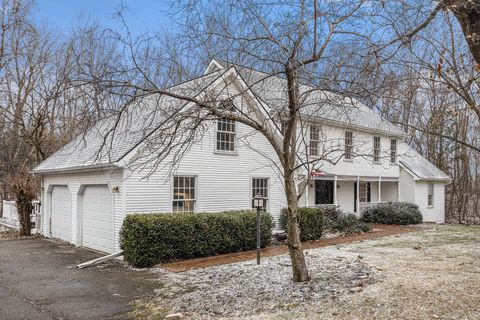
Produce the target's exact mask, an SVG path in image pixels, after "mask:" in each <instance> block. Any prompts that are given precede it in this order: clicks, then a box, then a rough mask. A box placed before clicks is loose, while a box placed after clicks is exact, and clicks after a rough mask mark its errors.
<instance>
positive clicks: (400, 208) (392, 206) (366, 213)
mask: <svg viewBox="0 0 480 320" xmlns="http://www.w3.org/2000/svg"><path fill="white" fill-rule="evenodd" d="M362 220H363V221H364V222H369V223H383V224H402V225H405V224H418V223H422V213H421V212H420V209H419V208H418V206H417V205H416V204H414V203H410V202H387V203H382V204H378V205H376V206H374V207H370V208H366V209H365V210H363V212H362Z"/></svg>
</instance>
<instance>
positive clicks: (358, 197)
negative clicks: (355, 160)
mask: <svg viewBox="0 0 480 320" xmlns="http://www.w3.org/2000/svg"><path fill="white" fill-rule="evenodd" d="M355 201H356V202H357V214H359V213H360V176H357V199H355Z"/></svg>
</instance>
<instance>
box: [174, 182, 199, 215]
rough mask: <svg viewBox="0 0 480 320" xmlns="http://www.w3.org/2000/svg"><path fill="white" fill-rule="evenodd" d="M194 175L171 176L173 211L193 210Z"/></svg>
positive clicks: (194, 198)
mask: <svg viewBox="0 0 480 320" xmlns="http://www.w3.org/2000/svg"><path fill="white" fill-rule="evenodd" d="M195 189H196V179H195V176H174V177H173V203H172V211H173V212H194V211H195V203H196V190H195Z"/></svg>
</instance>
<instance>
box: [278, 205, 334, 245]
mask: <svg viewBox="0 0 480 320" xmlns="http://www.w3.org/2000/svg"><path fill="white" fill-rule="evenodd" d="M324 215H325V213H324V211H323V210H322V209H320V208H298V210H297V221H298V226H299V227H300V240H301V241H308V240H317V239H320V238H321V237H322V233H323V227H324V220H325V217H324ZM287 224H288V222H287V209H282V212H281V214H280V225H281V226H282V228H284V229H285V230H287Z"/></svg>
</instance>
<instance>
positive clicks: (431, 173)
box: [400, 148, 450, 180]
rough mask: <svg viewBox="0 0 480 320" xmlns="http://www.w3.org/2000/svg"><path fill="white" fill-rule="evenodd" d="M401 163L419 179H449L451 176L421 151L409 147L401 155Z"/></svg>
mask: <svg viewBox="0 0 480 320" xmlns="http://www.w3.org/2000/svg"><path fill="white" fill-rule="evenodd" d="M400 164H401V165H403V166H404V167H405V168H407V169H408V170H410V171H411V172H412V173H413V174H415V176H417V178H418V179H422V180H449V179H450V177H449V176H448V175H447V174H445V173H444V172H443V171H442V170H440V169H439V168H437V167H436V166H435V165H434V164H433V163H431V162H430V161H428V160H427V159H426V158H425V157H423V156H422V155H421V154H420V153H418V152H417V151H415V150H413V149H411V148H410V149H409V150H408V151H407V152H405V153H404V154H402V155H400Z"/></svg>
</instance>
